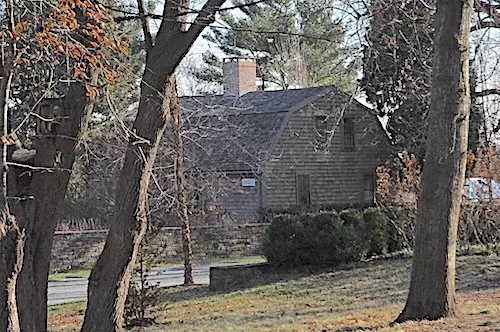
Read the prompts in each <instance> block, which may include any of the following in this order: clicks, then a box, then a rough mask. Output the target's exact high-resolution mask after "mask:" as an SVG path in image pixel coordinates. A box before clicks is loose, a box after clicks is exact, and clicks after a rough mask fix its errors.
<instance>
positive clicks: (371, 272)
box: [49, 256, 500, 332]
mask: <svg viewBox="0 0 500 332" xmlns="http://www.w3.org/2000/svg"><path fill="white" fill-rule="evenodd" d="M410 265H411V261H410V260H408V259H404V260H384V261H372V262H366V263H357V264H353V265H349V266H345V267H343V268H339V269H336V270H332V271H316V272H311V271H289V272H287V273H281V274H280V278H281V281H278V282H274V283H270V284H267V285H264V286H259V287H254V288H251V289H247V290H240V291H235V292H231V293H214V292H211V291H210V290H209V289H208V287H206V286H199V285H198V286H192V287H188V288H186V287H173V288H167V289H165V290H164V293H163V295H162V299H161V300H162V301H161V304H159V305H158V306H157V307H156V308H155V310H154V312H153V314H154V315H155V316H156V322H157V325H155V326H153V327H150V328H147V329H136V330H135V331H150V332H152V331H321V330H326V331H355V330H359V329H362V328H363V329H365V328H372V329H374V328H379V329H381V330H382V331H446V330H447V331H457V330H463V331H497V329H500V259H499V257H498V256H465V257H459V258H458V265H457V290H458V292H459V295H458V301H459V308H460V310H461V316H460V317H459V318H447V319H442V320H439V321H435V322H418V323H417V322H409V323H405V324H402V325H395V326H392V327H389V323H390V322H391V321H392V320H393V319H394V318H395V317H396V316H397V314H398V313H399V312H400V311H401V309H402V308H403V305H404V300H405V298H406V295H407V289H408V284H409V273H410ZM495 287H497V288H495ZM83 307H84V303H81V304H80V306H76V307H74V308H73V309H72V310H73V311H71V310H69V311H65V314H63V313H60V314H56V313H55V312H54V311H52V312H50V313H49V315H50V317H49V326H50V327H51V328H56V327H57V328H59V330H61V328H63V327H62V326H61V324H59V323H58V322H63V321H64V319H63V318H64V317H66V316H70V317H71V319H72V320H73V321H74V322H75V323H76V322H79V321H81V317H82V313H83V311H82V310H83ZM60 312H61V311H60ZM76 327H77V324H76V325H74V326H69V325H65V326H64V328H66V329H62V330H61V331H71V329H72V328H76ZM51 331H52V330H51ZM54 331H57V330H54Z"/></svg>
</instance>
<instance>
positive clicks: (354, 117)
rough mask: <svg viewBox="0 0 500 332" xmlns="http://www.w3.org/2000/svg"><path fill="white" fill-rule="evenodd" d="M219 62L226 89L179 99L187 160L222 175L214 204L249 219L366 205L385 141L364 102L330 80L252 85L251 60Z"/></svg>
mask: <svg viewBox="0 0 500 332" xmlns="http://www.w3.org/2000/svg"><path fill="white" fill-rule="evenodd" d="M226 66H230V67H231V70H227V69H226V68H225V72H226V71H229V72H231V73H233V75H234V74H235V73H236V74H237V75H236V76H238V77H237V78H233V79H232V80H229V79H226V80H225V89H226V91H230V92H231V93H225V94H224V95H219V96H204V97H183V98H181V105H182V107H183V109H184V111H185V114H189V115H188V116H187V117H186V118H187V127H188V128H190V130H191V131H192V132H193V133H196V135H197V137H198V139H197V140H192V139H191V141H196V143H192V142H191V143H190V141H188V142H187V144H186V150H187V152H188V153H189V154H190V155H191V156H192V157H191V160H192V161H193V163H194V164H195V165H196V167H197V168H198V169H199V170H201V171H203V172H214V173H218V174H223V175H224V178H225V181H224V190H221V191H220V194H219V195H218V196H217V198H215V199H213V201H212V202H211V206H212V207H213V209H214V210H217V211H218V212H220V213H223V214H224V215H226V216H227V217H228V218H229V219H231V220H232V221H233V222H250V221H255V220H258V218H259V216H260V214H261V212H262V211H263V210H264V209H278V210H280V209H286V208H290V207H295V206H301V207H308V206H338V207H348V206H366V205H370V204H373V201H374V189H375V181H376V178H375V171H376V167H377V166H378V165H381V164H383V163H384V162H385V161H386V160H387V159H388V157H389V142H388V139H387V135H386V133H385V132H384V130H383V128H382V126H381V124H380V122H379V120H378V119H377V117H376V116H375V115H373V113H371V112H370V110H369V109H368V108H366V107H365V106H363V105H362V104H360V103H359V102H358V101H356V100H355V99H354V98H352V97H351V96H350V95H348V94H346V93H344V92H342V91H340V90H339V89H337V88H336V87H334V86H325V87H313V88H304V89H293V90H281V91H255V90H256V89H255V64H252V62H247V61H242V60H230V62H229V63H226ZM252 66H253V68H252ZM249 68H250V69H249ZM248 76H250V79H249V78H248ZM252 79H253V82H254V83H253V85H252V84H249V83H248V82H252ZM239 81H243V83H242V84H241V86H239V85H238V82H239ZM228 85H230V87H227V86H228ZM234 85H236V87H234ZM214 186H215V184H214ZM205 203H206V202H205Z"/></svg>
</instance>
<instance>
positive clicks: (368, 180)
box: [363, 174, 375, 203]
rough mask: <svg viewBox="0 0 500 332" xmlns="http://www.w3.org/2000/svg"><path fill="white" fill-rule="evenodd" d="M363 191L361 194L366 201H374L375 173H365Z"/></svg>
mask: <svg viewBox="0 0 500 332" xmlns="http://www.w3.org/2000/svg"><path fill="white" fill-rule="evenodd" d="M363 186H364V192H363V196H364V199H365V201H366V202H370V203H374V201H375V175H374V174H365V176H364V177H363Z"/></svg>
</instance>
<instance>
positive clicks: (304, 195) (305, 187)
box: [295, 174, 311, 206]
mask: <svg viewBox="0 0 500 332" xmlns="http://www.w3.org/2000/svg"><path fill="white" fill-rule="evenodd" d="M295 186H296V191H297V205H298V206H307V205H309V204H311V177H310V176H309V175H304V174H297V176H296V178H295Z"/></svg>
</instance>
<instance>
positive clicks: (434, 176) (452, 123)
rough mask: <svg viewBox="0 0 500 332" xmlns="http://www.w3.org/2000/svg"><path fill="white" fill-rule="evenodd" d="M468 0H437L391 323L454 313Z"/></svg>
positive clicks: (466, 118) (466, 97) (464, 128)
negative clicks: (406, 271)
mask: <svg viewBox="0 0 500 332" xmlns="http://www.w3.org/2000/svg"><path fill="white" fill-rule="evenodd" d="M472 6H473V1H472V0H462V1H457V0H438V2H437V13H436V17H435V24H436V32H435V40H434V41H435V42H434V45H435V50H434V62H433V63H434V65H433V79H432V88H431V95H432V96H431V106H430V111H429V129H428V135H427V145H426V156H425V162H424V169H423V174H422V182H421V186H422V187H421V192H420V195H419V201H418V208H417V219H416V234H415V235H416V239H415V251H414V254H413V264H412V271H411V282H410V292H409V295H408V299H407V302H406V306H405V308H404V309H403V312H402V313H401V314H400V315H399V317H398V318H397V319H396V322H403V321H407V320H422V319H431V320H433V319H439V318H441V317H446V316H452V315H455V314H456V313H457V307H456V300H455V256H456V242H457V229H458V220H459V214H460V204H461V201H462V194H463V187H464V182H465V181H464V179H465V167H466V156H467V138H468V122H469V112H470V91H469V37H470V24H471V13H472Z"/></svg>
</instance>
